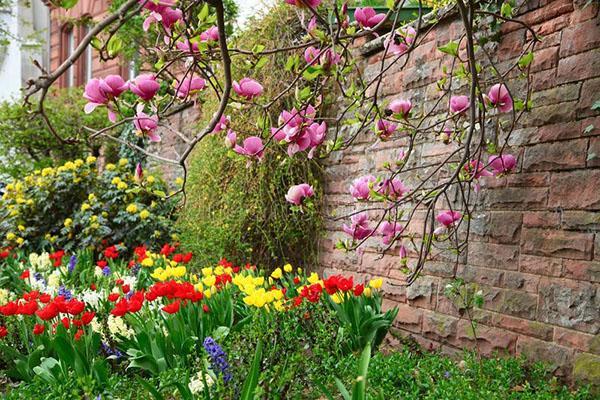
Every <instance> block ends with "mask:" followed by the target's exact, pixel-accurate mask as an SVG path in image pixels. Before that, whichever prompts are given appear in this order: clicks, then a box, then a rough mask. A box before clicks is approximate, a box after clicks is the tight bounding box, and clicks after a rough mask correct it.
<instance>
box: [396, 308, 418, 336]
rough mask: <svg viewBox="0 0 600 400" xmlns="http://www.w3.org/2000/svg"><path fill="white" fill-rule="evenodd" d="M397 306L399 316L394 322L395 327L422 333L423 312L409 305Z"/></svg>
mask: <svg viewBox="0 0 600 400" xmlns="http://www.w3.org/2000/svg"><path fill="white" fill-rule="evenodd" d="M397 306H398V315H397V316H396V320H395V321H394V326H396V327H398V328H402V329H404V330H407V331H410V332H421V321H422V319H423V310H421V309H419V308H415V307H411V306H409V305H407V304H397Z"/></svg>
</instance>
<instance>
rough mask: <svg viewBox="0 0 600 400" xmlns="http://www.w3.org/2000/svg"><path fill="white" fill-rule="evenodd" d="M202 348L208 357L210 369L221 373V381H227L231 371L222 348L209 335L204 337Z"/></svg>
mask: <svg viewBox="0 0 600 400" xmlns="http://www.w3.org/2000/svg"><path fill="white" fill-rule="evenodd" d="M203 346H204V350H206V352H207V353H208V356H209V357H210V365H211V368H212V370H213V371H214V372H215V373H216V374H223V382H225V383H228V382H229V381H230V380H231V379H232V376H231V373H230V372H229V363H228V362H227V354H225V352H224V351H223V348H222V347H221V346H219V345H218V344H217V342H215V339H213V338H211V337H210V336H209V337H207V338H206V339H204V343H203Z"/></svg>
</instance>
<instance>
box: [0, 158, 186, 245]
mask: <svg viewBox="0 0 600 400" xmlns="http://www.w3.org/2000/svg"><path fill="white" fill-rule="evenodd" d="M134 168H135V165H132V164H131V163H130V162H129V161H128V160H126V159H122V160H120V161H119V163H118V165H114V164H108V165H107V166H106V169H105V170H104V171H102V172H99V171H98V170H97V168H96V159H95V157H88V158H87V159H86V161H83V160H81V159H78V160H75V161H73V162H71V161H69V162H67V163H65V164H64V165H62V166H60V167H58V168H50V167H48V168H44V169H42V170H36V171H34V173H33V174H31V175H27V176H25V177H24V178H23V179H22V180H15V181H13V182H11V183H9V184H8V185H7V186H6V188H5V190H6V193H5V194H4V195H3V197H2V200H0V237H1V238H2V241H3V245H4V246H5V247H14V246H19V247H22V248H26V249H30V250H33V251H40V250H42V249H49V248H52V247H54V248H60V249H64V250H76V249H85V248H92V249H96V248H98V247H100V246H101V243H102V242H103V240H104V239H106V240H107V241H109V242H110V244H112V243H124V244H125V245H126V246H127V247H129V248H130V249H132V248H133V247H134V246H138V245H140V244H143V243H146V244H149V245H158V244H162V243H164V242H167V241H169V240H171V237H170V235H171V233H172V232H173V221H172V214H173V211H174V208H175V205H176V199H175V198H171V199H166V191H167V187H166V185H165V183H164V182H162V181H160V180H158V179H156V178H154V177H152V176H148V177H146V179H145V180H142V181H137V180H136V178H135V177H134V174H133V172H134Z"/></svg>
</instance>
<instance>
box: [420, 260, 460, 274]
mask: <svg viewBox="0 0 600 400" xmlns="http://www.w3.org/2000/svg"><path fill="white" fill-rule="evenodd" d="M455 268H456V265H455V263H453V262H439V261H428V262H426V263H425V265H424V266H423V274H425V275H433V276H440V277H443V278H453V277H454V276H455Z"/></svg>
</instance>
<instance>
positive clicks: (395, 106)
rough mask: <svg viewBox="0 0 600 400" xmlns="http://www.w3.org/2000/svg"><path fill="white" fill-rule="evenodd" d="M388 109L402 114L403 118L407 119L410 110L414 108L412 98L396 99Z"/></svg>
mask: <svg viewBox="0 0 600 400" xmlns="http://www.w3.org/2000/svg"><path fill="white" fill-rule="evenodd" d="M388 110H390V111H391V112H393V113H394V114H400V115H402V118H404V119H406V118H408V116H409V114H410V110H412V103H411V101H410V100H405V99H396V100H393V101H392V102H391V103H390V105H389V106H388Z"/></svg>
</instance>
